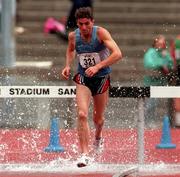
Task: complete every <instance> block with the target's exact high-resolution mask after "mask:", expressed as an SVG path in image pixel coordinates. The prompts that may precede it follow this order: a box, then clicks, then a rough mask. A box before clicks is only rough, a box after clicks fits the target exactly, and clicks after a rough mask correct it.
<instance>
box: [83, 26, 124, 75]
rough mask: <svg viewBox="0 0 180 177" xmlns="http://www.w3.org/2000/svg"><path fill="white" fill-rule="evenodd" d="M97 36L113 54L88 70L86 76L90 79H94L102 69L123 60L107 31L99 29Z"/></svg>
mask: <svg viewBox="0 0 180 177" xmlns="http://www.w3.org/2000/svg"><path fill="white" fill-rule="evenodd" d="M97 34H98V38H99V40H100V41H101V42H103V43H104V44H105V46H106V47H107V48H108V49H109V50H110V52H111V54H110V56H109V57H108V58H107V59H105V60H103V61H101V62H100V63H98V64H97V65H95V66H92V67H89V68H88V69H87V70H86V74H87V75H88V76H89V77H92V76H93V75H94V74H96V73H97V72H98V71H99V70H100V69H102V68H104V67H107V66H110V65H112V64H114V63H116V62H117V61H118V60H120V59H121V58H122V53H121V50H120V49H119V47H118V46H117V44H116V42H115V41H114V40H113V38H112V37H111V35H110V33H109V32H108V31H107V30H106V29H104V28H102V27H99V28H98V33H97Z"/></svg>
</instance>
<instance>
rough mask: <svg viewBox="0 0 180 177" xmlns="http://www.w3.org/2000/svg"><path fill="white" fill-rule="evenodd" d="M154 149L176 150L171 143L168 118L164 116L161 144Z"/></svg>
mask: <svg viewBox="0 0 180 177" xmlns="http://www.w3.org/2000/svg"><path fill="white" fill-rule="evenodd" d="M156 148H159V149H160V148H164V149H171V148H176V145H175V144H172V143H171V132H170V122H169V117H168V116H164V119H163V128H162V137H161V143H160V144H158V145H156Z"/></svg>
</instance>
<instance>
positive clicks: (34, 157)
mask: <svg viewBox="0 0 180 177" xmlns="http://www.w3.org/2000/svg"><path fill="white" fill-rule="evenodd" d="M179 134H180V129H172V130H171V135H172V142H173V143H174V144H176V149H156V147H155V146H156V145H157V144H159V143H160V140H161V130H146V131H145V163H149V162H155V163H157V162H165V163H168V164H171V163H180V136H178V135H179ZM103 135H104V138H105V150H104V153H103V154H102V156H101V159H98V160H97V161H100V162H101V163H110V164H111V163H116V164H119V163H121V164H122V163H123V164H125V163H137V132H136V131H135V130H117V129H111V130H109V129H107V130H104V132H103ZM91 137H94V134H93V132H92V136H91ZM77 139H78V138H77V132H76V131H75V130H68V131H63V130H62V131H60V143H61V145H62V146H63V147H64V148H65V152H64V153H46V152H44V148H45V147H47V146H48V144H49V131H46V130H43V131H42V130H31V129H30V130H27V129H26V130H19V129H18V130H17V129H16V130H3V129H1V130H0V163H1V164H3V163H30V162H32V163H37V162H48V161H50V160H55V159H57V158H58V157H61V158H76V157H77V156H78V153H77V152H76V151H74V150H73V147H76V148H77V147H78V143H77ZM92 140H93V139H92ZM72 145H73V147H72ZM2 154H3V155H2ZM5 176H6V177H10V176H11V177H12V176H13V177H17V176H18V177H23V176H24V177H26V176H31V177H37V176H39V177H40V176H43V177H47V176H48V177H56V176H58V177H71V176H72V175H66V174H64V175H63V174H61V175H59V174H58V175H57V174H42V173H37V174H36V173H34V174H17V176H16V174H0V177H5ZM110 176H112V174H96V173H95V174H84V175H83V174H81V175H73V177H110ZM158 177H167V176H165V175H163V176H158ZM168 177H178V175H175V176H173V175H172V176H170V175H168ZM179 177H180V175H179Z"/></svg>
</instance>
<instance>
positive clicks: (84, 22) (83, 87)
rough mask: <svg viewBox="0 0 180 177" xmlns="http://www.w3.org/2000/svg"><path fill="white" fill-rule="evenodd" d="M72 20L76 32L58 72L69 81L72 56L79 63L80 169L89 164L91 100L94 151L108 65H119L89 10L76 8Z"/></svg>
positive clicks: (111, 44) (100, 141) (115, 50)
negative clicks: (91, 104) (61, 68)
mask: <svg viewBox="0 0 180 177" xmlns="http://www.w3.org/2000/svg"><path fill="white" fill-rule="evenodd" d="M75 17H76V21H77V26H78V29H76V30H75V31H73V32H71V33H69V38H68V39H69V43H68V47H67V53H66V66H65V68H64V69H63V70H62V76H63V77H64V78H65V79H69V76H70V68H71V63H72V61H73V59H74V58H75V52H76V54H77V57H76V58H77V59H78V61H79V63H78V72H77V74H76V75H75V76H74V79H73V80H74V81H75V83H76V101H77V115H78V135H79V142H80V148H81V153H82V154H81V157H80V160H79V163H78V164H77V165H78V167H83V166H86V165H87V164H88V163H89V162H90V158H89V156H88V154H89V125H88V109H89V106H90V100H91V97H92V98H93V103H94V107H93V108H94V110H93V121H94V125H95V129H96V131H95V141H94V146H95V147H96V149H98V148H99V147H100V146H102V144H103V138H102V128H103V124H104V112H105V107H106V105H107V101H108V95H109V94H108V93H109V92H108V91H109V86H110V76H109V74H110V72H111V68H110V65H112V64H114V63H116V62H117V61H119V60H120V59H121V58H122V54H121V51H120V49H119V47H118V46H117V44H116V43H115V41H114V40H113V39H112V37H111V35H110V33H109V32H108V31H107V30H106V29H105V28H102V27H99V26H94V18H93V14H92V10H91V8H89V7H83V8H79V9H78V10H77V11H76V14H75Z"/></svg>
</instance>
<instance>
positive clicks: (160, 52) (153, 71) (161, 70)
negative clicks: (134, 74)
mask: <svg viewBox="0 0 180 177" xmlns="http://www.w3.org/2000/svg"><path fill="white" fill-rule="evenodd" d="M144 68H145V69H146V72H145V73H146V75H145V77H144V85H145V86H164V85H168V84H169V82H168V81H169V77H168V76H169V73H170V71H172V70H173V60H172V58H171V56H170V53H169V52H168V50H167V46H166V39H165V37H164V36H163V35H159V36H157V37H156V38H155V39H154V41H153V45H152V47H151V48H149V49H148V50H147V51H146V52H145V55H144Z"/></svg>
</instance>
